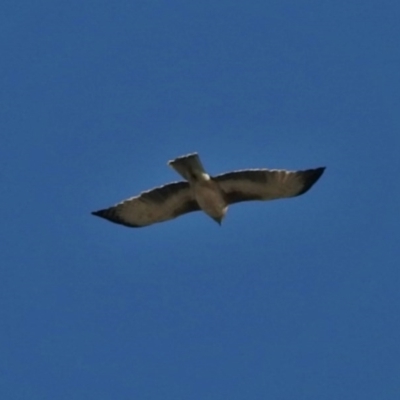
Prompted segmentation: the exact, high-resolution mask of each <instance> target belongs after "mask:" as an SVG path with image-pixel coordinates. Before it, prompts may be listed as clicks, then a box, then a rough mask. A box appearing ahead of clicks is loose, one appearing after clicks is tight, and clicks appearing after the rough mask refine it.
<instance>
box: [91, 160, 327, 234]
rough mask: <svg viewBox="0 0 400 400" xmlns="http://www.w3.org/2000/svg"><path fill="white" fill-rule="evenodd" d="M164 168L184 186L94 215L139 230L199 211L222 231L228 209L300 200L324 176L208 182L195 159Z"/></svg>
mask: <svg viewBox="0 0 400 400" xmlns="http://www.w3.org/2000/svg"><path fill="white" fill-rule="evenodd" d="M168 165H169V166H170V167H172V168H173V169H174V170H175V171H176V172H177V173H178V174H179V175H181V177H182V178H184V181H179V182H171V183H168V184H166V185H163V186H160V187H156V188H153V189H151V190H148V191H145V192H142V193H140V194H139V195H138V196H135V197H131V198H129V199H126V200H124V201H122V202H120V203H118V204H116V205H114V206H111V207H108V208H105V209H102V210H98V211H93V212H92V214H93V215H95V216H98V217H101V218H105V219H106V220H108V221H111V222H114V223H117V224H121V225H125V226H127V227H133V228H140V227H144V226H148V225H152V224H155V223H159V222H164V221H167V220H171V219H174V218H176V217H179V216H181V215H183V214H187V213H190V212H193V211H200V210H202V211H203V212H205V213H206V214H207V215H208V216H210V217H211V218H212V219H213V220H214V221H215V222H217V223H218V224H219V225H221V223H222V220H223V219H224V217H225V215H226V212H227V210H228V206H230V205H231V204H235V203H239V202H243V201H250V200H261V201H265V200H274V199H283V198H288V197H295V196H300V195H302V194H304V193H306V192H307V191H308V190H309V189H310V188H311V187H312V186H313V185H314V183H315V182H317V181H318V179H319V178H320V177H321V175H322V174H323V173H324V171H325V167H319V168H314V169H307V170H299V171H288V170H279V169H275V170H274V169H244V170H237V171H231V172H226V173H223V174H220V175H216V176H211V175H209V174H208V173H207V172H206V171H205V169H204V167H203V164H202V162H201V160H200V157H199V155H198V154H197V153H191V154H187V155H184V156H180V157H178V158H175V159H174V160H171V161H169V162H168Z"/></svg>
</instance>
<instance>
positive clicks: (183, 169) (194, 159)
mask: <svg viewBox="0 0 400 400" xmlns="http://www.w3.org/2000/svg"><path fill="white" fill-rule="evenodd" d="M168 165H169V166H171V167H172V168H173V169H174V170H175V171H176V172H178V173H179V174H180V175H182V176H183V177H184V178H185V179H186V180H187V181H195V180H196V179H197V178H198V177H199V176H200V175H202V174H205V173H206V172H205V171H204V168H203V165H202V164H201V161H200V157H199V156H198V155H197V153H192V154H188V155H186V156H182V157H178V158H175V160H171V161H168Z"/></svg>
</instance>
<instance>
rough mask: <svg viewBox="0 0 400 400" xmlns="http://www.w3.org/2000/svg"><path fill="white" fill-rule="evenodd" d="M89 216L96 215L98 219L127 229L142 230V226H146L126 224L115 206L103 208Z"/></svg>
mask: <svg viewBox="0 0 400 400" xmlns="http://www.w3.org/2000/svg"><path fill="white" fill-rule="evenodd" d="M91 214H92V215H96V216H97V217H100V218H104V219H106V220H107V221H110V222H113V223H115V224H119V225H124V226H127V227H129V228H143V227H144V226H146V225H134V224H129V223H127V222H126V221H125V220H124V219H122V218H121V217H120V216H119V215H118V213H117V210H116V208H115V206H114V207H109V208H105V209H104V210H98V211H93V212H92V213H91Z"/></svg>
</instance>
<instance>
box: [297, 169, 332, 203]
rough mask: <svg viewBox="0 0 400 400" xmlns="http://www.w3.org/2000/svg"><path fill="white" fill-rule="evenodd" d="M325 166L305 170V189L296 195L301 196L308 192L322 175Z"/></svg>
mask: <svg viewBox="0 0 400 400" xmlns="http://www.w3.org/2000/svg"><path fill="white" fill-rule="evenodd" d="M324 171H325V167H320V168H315V169H309V170H307V171H303V185H304V187H303V189H302V190H301V191H300V192H299V193H297V194H296V195H295V196H300V195H302V194H304V193H306V192H308V191H309V190H310V189H311V187H312V186H313V185H314V183H315V182H317V180H318V179H319V178H320V177H321V175H322V174H323V173H324Z"/></svg>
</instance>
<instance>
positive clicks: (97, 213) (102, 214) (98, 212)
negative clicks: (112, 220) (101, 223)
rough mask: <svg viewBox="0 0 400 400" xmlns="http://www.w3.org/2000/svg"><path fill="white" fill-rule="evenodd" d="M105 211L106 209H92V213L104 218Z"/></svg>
mask: <svg viewBox="0 0 400 400" xmlns="http://www.w3.org/2000/svg"><path fill="white" fill-rule="evenodd" d="M104 211H105V210H98V211H92V212H91V213H90V214H92V215H95V216H96V217H102V218H104Z"/></svg>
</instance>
